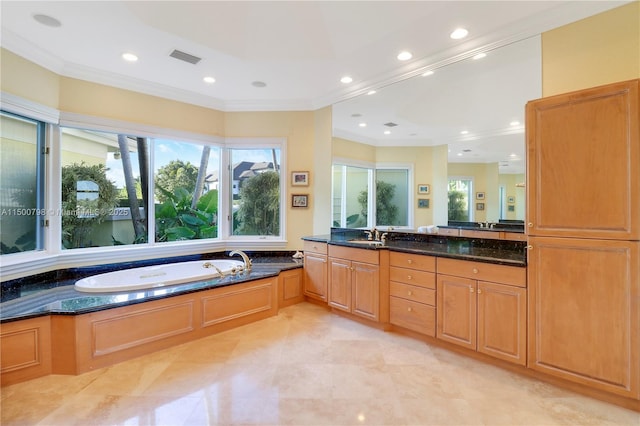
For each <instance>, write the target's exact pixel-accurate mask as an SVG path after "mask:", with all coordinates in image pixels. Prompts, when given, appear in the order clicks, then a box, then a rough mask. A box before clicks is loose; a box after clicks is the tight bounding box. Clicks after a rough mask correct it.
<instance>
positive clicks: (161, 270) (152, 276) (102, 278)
mask: <svg viewBox="0 0 640 426" xmlns="http://www.w3.org/2000/svg"><path fill="white" fill-rule="evenodd" d="M243 268H244V263H243V262H241V261H238V260H226V259H213V260H196V261H191V262H180V263H168V264H164V265H153V266H143V267H140V268H132V269H123V270H120V271H113V272H107V273H104V274H98V275H93V276H90V277H86V278H83V279H81V280H78V281H76V283H75V289H76V290H78V291H82V292H87V293H106V292H113V291H129V290H140V289H145V288H156V287H163V286H168V285H173V284H180V283H187V282H194V281H203V280H209V279H212V278H217V277H220V276H222V275H227V274H235V273H236V272H239V271H242V270H243Z"/></svg>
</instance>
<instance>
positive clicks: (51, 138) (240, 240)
mask: <svg viewBox="0 0 640 426" xmlns="http://www.w3.org/2000/svg"><path fill="white" fill-rule="evenodd" d="M3 96H4V94H3ZM1 101H2V103H1V105H0V107H1V109H2V110H3V111H6V112H8V113H12V114H17V115H20V116H24V117H25V118H27V119H32V120H42V121H44V122H45V125H44V132H45V134H46V143H45V145H46V148H48V153H49V155H47V158H46V161H45V168H44V169H45V174H46V176H44V177H43V179H44V180H43V188H44V189H45V190H44V194H43V197H44V204H45V208H46V209H48V210H49V211H52V210H55V209H59V208H60V205H61V190H62V185H61V174H62V172H61V171H62V169H61V167H62V165H61V129H60V128H61V127H69V128H79V129H83V130H93V131H102V132H107V133H115V134H126V135H135V136H137V137H146V138H149V139H152V141H151V143H150V146H149V150H150V152H149V161H150V166H149V194H150V196H151V197H152V196H153V193H154V190H155V184H154V179H153V177H154V176H153V174H154V169H153V164H154V163H153V161H154V158H153V157H154V155H153V149H154V148H155V146H154V144H155V139H171V140H176V141H183V142H188V143H194V144H201V145H210V146H212V147H214V146H216V147H218V148H220V150H221V153H220V158H221V165H220V174H221V176H222V175H225V173H224V170H225V168H224V167H226V166H228V164H225V162H224V161H223V160H222V159H224V158H227V157H228V156H227V155H226V153H224V152H223V151H224V150H227V149H232V148H237V147H243V148H245V147H251V148H258V149H265V148H267V149H271V148H274V147H275V148H279V149H280V194H281V199H280V235H279V236H277V237H267V236H233V237H231V236H230V235H229V223H230V222H229V221H228V220H225V216H230V212H231V206H230V205H229V204H228V203H227V202H226V201H225V200H227V199H228V198H227V197H228V194H229V193H230V191H231V183H229V184H226V183H225V184H223V185H220V186H221V190H220V191H219V194H218V196H219V197H220V198H219V200H218V201H219V203H218V205H219V206H220V209H219V215H220V216H219V220H220V226H219V229H218V237H217V238H210V239H201V240H185V241H175V242H162V243H156V242H155V241H149V242H147V243H144V244H129V245H123V246H104V247H92V248H78V249H74V250H63V249H62V247H61V244H60V241H61V232H62V220H61V216H60V215H55V214H54V215H48V216H47V217H45V218H44V219H45V220H47V221H48V226H46V227H45V229H44V231H43V235H44V247H43V249H42V250H39V251H37V252H36V251H33V252H25V253H15V254H11V255H3V256H2V265H3V267H2V271H1V273H0V278H1V279H2V280H8V279H13V278H19V277H22V276H26V275H30V274H34V273H38V272H42V271H46V270H51V269H56V268H60V267H67V266H83V265H92V264H103V263H112V262H122V261H128V260H131V259H143V258H155V257H171V256H175V255H176V252H177V251H179V253H180V254H181V255H191V254H201V253H204V252H210V251H219V250H232V249H249V250H251V249H254V250H255V249H267V250H268V249H272V250H281V249H284V248H286V245H287V239H286V235H287V222H286V218H287V212H288V205H287V200H288V192H287V182H288V181H287V179H285V178H284V177H285V176H287V173H288V171H287V160H286V158H287V157H286V153H287V140H286V137H255V138H236V137H227V138H223V137H220V136H214V135H205V134H199V133H192V132H187V131H181V130H176V129H168V128H161V127H157V126H151V125H144V124H138V123H132V122H127V121H122V120H116V119H108V118H102V117H94V116H87V115H83V114H77V113H69V112H61V111H58V110H55V109H52V108H49V107H44V106H41V105H39V104H37V103H34V102H31V101H26V100H23V99H21V98H19V97H16V96H7V98H3V99H2V100H1ZM227 163H228V162H227ZM225 228H226V229H225ZM147 231H148V233H149V235H155V212H153V211H150V212H149V228H148V230H147ZM150 240H151V239H150Z"/></svg>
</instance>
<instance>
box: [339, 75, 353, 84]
mask: <svg viewBox="0 0 640 426" xmlns="http://www.w3.org/2000/svg"><path fill="white" fill-rule="evenodd" d="M340 81H341V82H342V83H344V84H349V83H351V82H352V81H353V78H351V77H349V76H348V75H345V76H344V77H342V78H341V79H340Z"/></svg>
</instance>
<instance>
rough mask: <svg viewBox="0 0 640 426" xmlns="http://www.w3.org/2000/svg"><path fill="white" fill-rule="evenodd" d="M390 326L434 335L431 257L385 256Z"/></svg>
mask: <svg viewBox="0 0 640 426" xmlns="http://www.w3.org/2000/svg"><path fill="white" fill-rule="evenodd" d="M389 266H390V268H389V280H390V282H389V286H390V296H389V305H390V320H389V322H390V323H391V324H394V325H397V326H400V327H403V328H406V329H409V330H412V331H415V332H418V333H421V334H425V335H428V336H435V335H436V273H435V272H436V260H435V257H432V256H424V255H417V254H408V253H400V252H391V253H390V254H389Z"/></svg>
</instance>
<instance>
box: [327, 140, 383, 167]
mask: <svg viewBox="0 0 640 426" xmlns="http://www.w3.org/2000/svg"><path fill="white" fill-rule="evenodd" d="M331 147H332V148H331V155H332V156H333V158H341V159H348V160H356V161H366V162H368V163H372V164H373V163H375V162H376V147H375V146H372V145H367V144H364V143H359V142H354V141H350V140H347V139H342V138H333V143H332V145H331Z"/></svg>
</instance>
